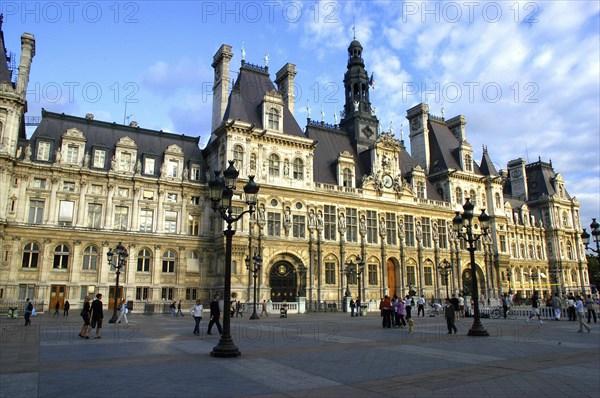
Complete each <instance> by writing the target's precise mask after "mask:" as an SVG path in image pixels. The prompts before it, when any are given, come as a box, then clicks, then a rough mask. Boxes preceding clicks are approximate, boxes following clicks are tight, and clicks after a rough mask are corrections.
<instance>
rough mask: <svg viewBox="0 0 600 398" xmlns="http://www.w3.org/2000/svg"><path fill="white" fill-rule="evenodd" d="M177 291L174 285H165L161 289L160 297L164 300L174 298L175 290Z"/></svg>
mask: <svg viewBox="0 0 600 398" xmlns="http://www.w3.org/2000/svg"><path fill="white" fill-rule="evenodd" d="M174 291H175V289H174V288H172V287H163V288H162V289H161V291H160V297H161V299H163V300H169V301H171V300H173V297H174V296H173V292H174Z"/></svg>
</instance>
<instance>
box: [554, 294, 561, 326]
mask: <svg viewBox="0 0 600 398" xmlns="http://www.w3.org/2000/svg"><path fill="white" fill-rule="evenodd" d="M562 307H563V302H562V300H561V299H560V296H559V295H558V294H555V295H554V297H552V309H553V311H554V319H555V320H556V321H560V317H561V315H562Z"/></svg>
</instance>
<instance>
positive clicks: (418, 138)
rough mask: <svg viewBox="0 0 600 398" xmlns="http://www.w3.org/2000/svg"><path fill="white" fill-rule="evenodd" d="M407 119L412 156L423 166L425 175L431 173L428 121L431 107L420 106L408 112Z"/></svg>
mask: <svg viewBox="0 0 600 398" xmlns="http://www.w3.org/2000/svg"><path fill="white" fill-rule="evenodd" d="M406 118H407V119H408V121H409V126H410V135H409V137H410V152H411V153H410V154H411V156H412V157H413V159H415V161H416V162H417V163H418V164H419V165H420V166H421V168H422V169H423V170H425V173H426V174H428V173H429V162H430V160H431V155H430V153H429V129H428V128H427V120H428V119H429V106H428V105H427V104H418V105H416V106H413V107H412V108H410V109H409V110H408V111H406Z"/></svg>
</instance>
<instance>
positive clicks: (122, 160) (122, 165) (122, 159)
mask: <svg viewBox="0 0 600 398" xmlns="http://www.w3.org/2000/svg"><path fill="white" fill-rule="evenodd" d="M132 162H133V156H132V154H131V153H129V152H121V153H120V154H119V170H120V171H131V168H132V167H131V166H132Z"/></svg>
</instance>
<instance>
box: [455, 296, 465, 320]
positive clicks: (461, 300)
mask: <svg viewBox="0 0 600 398" xmlns="http://www.w3.org/2000/svg"><path fill="white" fill-rule="evenodd" d="M452 304H454V303H452ZM454 309H456V306H454ZM461 316H462V317H463V318H464V316H465V298H464V297H463V296H462V294H461V295H459V296H458V312H456V319H460V317H461Z"/></svg>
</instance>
